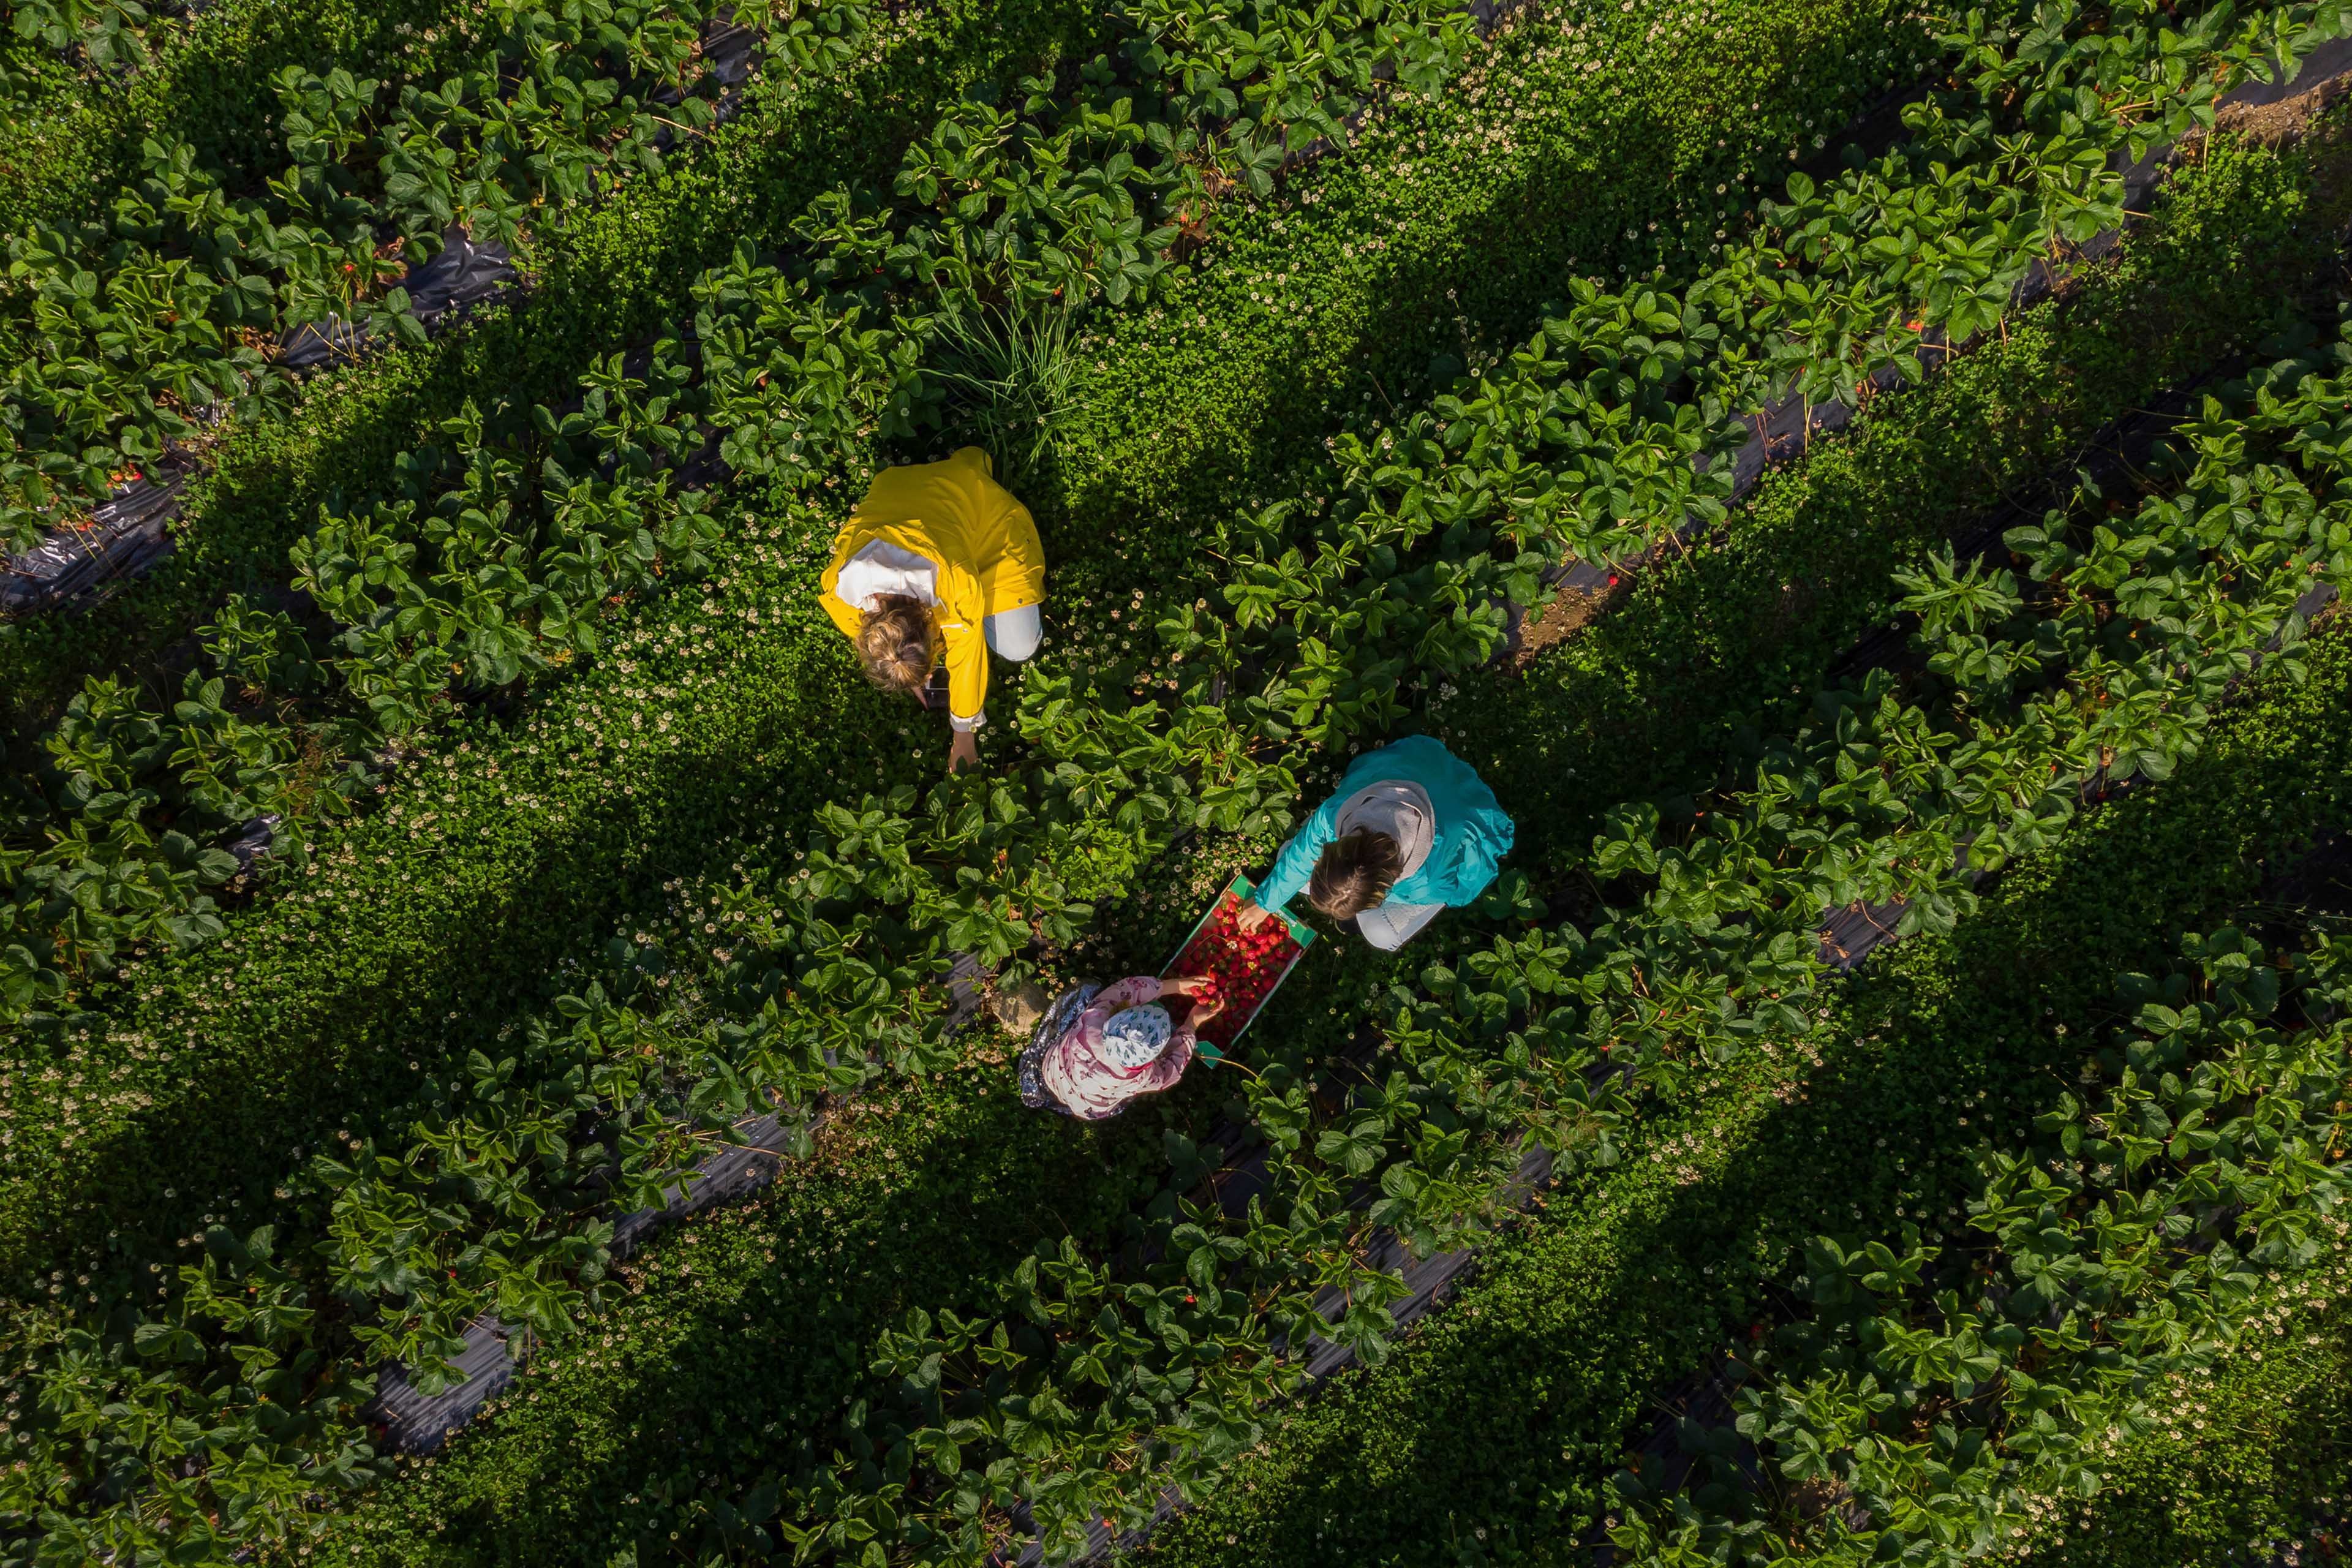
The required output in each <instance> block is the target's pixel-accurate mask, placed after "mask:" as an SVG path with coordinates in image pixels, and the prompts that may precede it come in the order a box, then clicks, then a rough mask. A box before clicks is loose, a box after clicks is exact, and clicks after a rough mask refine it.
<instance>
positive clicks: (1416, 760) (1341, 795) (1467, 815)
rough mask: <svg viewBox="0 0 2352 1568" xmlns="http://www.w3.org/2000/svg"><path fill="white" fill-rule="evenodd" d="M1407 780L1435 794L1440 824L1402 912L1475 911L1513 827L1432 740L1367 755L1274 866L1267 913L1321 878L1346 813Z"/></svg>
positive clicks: (1396, 890)
mask: <svg viewBox="0 0 2352 1568" xmlns="http://www.w3.org/2000/svg"><path fill="white" fill-rule="evenodd" d="M1390 779H1402V780H1404V781H1406V782H1407V783H1411V784H1419V785H1420V786H1421V787H1422V788H1423V790H1424V791H1426V792H1427V793H1428V795H1429V804H1430V805H1431V807H1432V808H1433V812H1434V815H1435V816H1436V819H1437V820H1436V821H1435V822H1434V823H1433V825H1432V831H1431V836H1430V845H1429V858H1428V859H1426V860H1423V862H1422V863H1421V868H1420V869H1418V870H1416V871H1415V872H1413V874H1412V876H1410V877H1406V878H1403V879H1401V880H1400V881H1399V882H1398V883H1397V885H1396V886H1395V887H1393V888H1391V889H1389V897H1390V898H1391V899H1392V900H1396V901H1397V902H1398V903H1402V904H1453V905H1457V906H1458V905H1462V904H1466V903H1469V902H1470V901H1471V900H1474V899H1475V898H1476V897H1477V896H1478V895H1479V894H1481V893H1483V892H1485V891H1486V884H1487V883H1489V882H1491V881H1493V880H1494V879H1495V868H1496V863H1497V862H1499V861H1500V860H1501V859H1502V858H1503V857H1504V856H1505V855H1507V854H1509V853H1510V849H1511V837H1512V828H1511V819H1510V818H1509V817H1507V816H1504V815H1503V808H1502V807H1501V806H1500V805H1496V802H1495V792H1494V791H1493V790H1490V789H1488V788H1487V787H1486V781H1485V780H1484V779H1481V778H1480V777H1479V776H1478V775H1477V773H1475V771H1473V770H1472V768H1471V766H1470V764H1469V763H1465V762H1464V761H1463V760H1462V759H1461V758H1459V757H1457V756H1455V755H1454V753H1453V752H1449V751H1447V750H1446V749H1445V747H1444V744H1443V743H1441V742H1437V741H1433V740H1432V739H1431V738H1430V737H1428V736H1427V735H1408V736H1406V737H1405V738H1404V739H1403V740H1402V741H1399V742H1396V744H1394V745H1392V746H1383V747H1381V749H1380V750H1379V751H1377V752H1365V753H1364V754H1363V755H1362V756H1360V757H1358V758H1357V759H1356V760H1355V761H1354V762H1353V763H1350V764H1349V767H1348V773H1347V776H1346V777H1344V778H1342V779H1341V780H1340V781H1339V789H1338V790H1337V791H1335V792H1334V793H1333V794H1332V796H1331V798H1330V799H1328V800H1327V801H1325V802H1324V803H1323V804H1322V805H1319V806H1318V807H1316V809H1315V815H1314V816H1310V817H1308V818H1307V821H1306V823H1305V825H1304V826H1301V827H1300V828H1299V829H1298V831H1297V833H1294V834H1292V835H1291V837H1290V842H1289V843H1287V844H1286V845H1284V846H1283V847H1282V852H1281V853H1280V854H1278V855H1276V857H1275V858H1274V868H1273V869H1272V870H1269V871H1268V872H1266V874H1265V882H1263V883H1262V884H1260V885H1259V887H1258V889H1257V893H1256V895H1255V897H1256V901H1257V904H1258V906H1259V907H1260V908H1261V909H1268V910H1278V909H1280V908H1282V906H1283V905H1285V904H1286V903H1288V902H1289V901H1290V900H1292V899H1294V898H1296V897H1297V896H1298V893H1299V891H1300V889H1304V888H1305V887H1306V886H1307V879H1308V878H1310V877H1312V876H1313V875H1314V874H1315V862H1316V861H1317V860H1318V859H1320V858H1322V855H1323V847H1324V846H1325V845H1327V844H1328V843H1330V842H1331V840H1332V839H1333V838H1334V837H1337V832H1338V826H1339V808H1340V807H1341V806H1342V805H1346V804H1347V801H1348V797H1349V795H1353V794H1355V793H1356V792H1357V791H1358V790H1360V789H1362V788H1363V787H1364V786H1365V785H1366V784H1381V783H1383V782H1385V781H1387V780H1390Z"/></svg>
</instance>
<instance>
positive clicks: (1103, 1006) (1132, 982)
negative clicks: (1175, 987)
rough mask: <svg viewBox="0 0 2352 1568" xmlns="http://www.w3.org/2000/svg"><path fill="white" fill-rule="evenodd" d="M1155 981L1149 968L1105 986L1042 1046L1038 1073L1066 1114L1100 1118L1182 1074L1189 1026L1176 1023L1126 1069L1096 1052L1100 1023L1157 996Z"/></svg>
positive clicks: (1189, 1051)
mask: <svg viewBox="0 0 2352 1568" xmlns="http://www.w3.org/2000/svg"><path fill="white" fill-rule="evenodd" d="M1159 996H1160V982H1159V981H1157V980H1155V979H1153V978H1152V977H1151V976H1150V975H1149V974H1137V975H1131V976H1129V978H1127V979H1125V980H1121V981H1118V982H1117V983H1115V984H1109V985H1106V986H1104V987H1103V988H1102V989H1101V990H1100V991H1098V992H1097V993H1096V994H1095V999H1094V1002H1093V1005H1090V1006H1088V1007H1087V1010H1086V1011H1085V1012H1083V1013H1081V1014H1079V1015H1078V1016H1077V1018H1076V1020H1075V1021H1074V1022H1073V1023H1072V1024H1071V1025H1070V1026H1069V1028H1068V1029H1066V1030H1065V1031H1064V1032H1063V1035H1062V1037H1061V1038H1060V1039H1058V1040H1056V1041H1055V1042H1054V1044H1053V1045H1052V1046H1050V1047H1047V1048H1046V1051H1045V1056H1044V1057H1043V1058H1041V1059H1040V1060H1039V1061H1038V1064H1037V1076H1038V1078H1039V1079H1041V1080H1043V1082H1044V1083H1045V1087H1046V1088H1047V1089H1051V1090H1052V1091H1053V1094H1054V1098H1055V1099H1056V1100H1060V1101H1061V1102H1062V1103H1063V1104H1064V1105H1065V1106H1066V1107H1068V1108H1069V1111H1070V1114H1071V1115H1073V1116H1076V1117H1078V1118H1080V1119H1082V1120H1084V1121H1101V1120H1102V1119H1103V1118H1104V1117H1106V1116H1111V1115H1115V1114H1117V1113H1118V1110H1119V1108H1120V1107H1122V1106H1124V1105H1125V1104H1126V1103H1127V1102H1128V1101H1129V1100H1133V1099H1134V1098H1135V1097H1136V1096H1137V1095H1139V1094H1156V1093H1158V1092H1159V1091H1160V1090H1161V1089H1166V1088H1168V1087H1170V1086H1171V1085H1172V1084H1173V1083H1175V1081H1176V1080H1177V1079H1181V1078H1182V1077H1183V1076H1184V1069H1185V1068H1187V1067H1189V1066H1191V1065H1192V1041H1193V1036H1192V1026H1191V1025H1190V1024H1179V1025H1177V1026H1176V1029H1175V1032H1174V1033H1173V1034H1171V1036H1169V1037H1168V1048H1167V1049H1166V1050H1164V1051H1162V1052H1160V1055H1159V1056H1158V1057H1157V1058H1154V1059H1153V1060H1151V1061H1150V1062H1147V1063H1145V1064H1144V1065H1143V1066H1142V1067H1139V1068H1135V1069H1134V1070H1133V1071H1131V1072H1130V1071H1129V1070H1127V1069H1126V1068H1118V1067H1114V1066H1113V1065H1111V1063H1110V1062H1109V1061H1108V1060H1107V1059H1106V1058H1104V1057H1102V1056H1101V1055H1100V1054H1099V1053H1098V1049H1097V1047H1100V1046H1101V1044H1102V1034H1103V1026H1104V1025H1105V1024H1108V1023H1109V1022H1110V1020H1111V1018H1112V1016H1114V1015H1115V1014H1118V1013H1120V1012H1123V1011H1125V1010H1126V1009H1127V1008H1129V1007H1133V1006H1136V1005H1139V1004H1140V1003H1144V1002H1151V1001H1156V1000H1158V999H1159Z"/></svg>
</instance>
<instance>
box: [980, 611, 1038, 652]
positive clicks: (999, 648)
mask: <svg viewBox="0 0 2352 1568" xmlns="http://www.w3.org/2000/svg"><path fill="white" fill-rule="evenodd" d="M980 635H981V636H982V637H986V638H987V639H988V651H989V652H991V653H992V654H994V655H995V656H996V657H997V658H1009V659H1011V660H1012V661H1013V663H1015V664H1019V663H1020V662H1021V661H1022V660H1023V659H1025V658H1028V657H1029V656H1030V655H1031V654H1033V653H1035V652H1036V651H1037V645H1038V644H1039V643H1041V642H1043V641H1045V621H1044V620H1043V619H1042V618H1040V617H1039V616H1038V614H1037V606H1036V605H1022V606H1021V607H1020V608H1019V609H1017V610H1006V611H1004V612H1003V614H1002V615H994V616H989V617H988V618H987V619H986V620H984V621H982V622H981V623H980Z"/></svg>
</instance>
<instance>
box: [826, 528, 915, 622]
mask: <svg viewBox="0 0 2352 1568" xmlns="http://www.w3.org/2000/svg"><path fill="white" fill-rule="evenodd" d="M886 594H898V595H904V596H905V597H907V598H909V599H912V600H914V601H915V602H916V603H917V604H919V605H936V604H938V603H939V602H940V563H938V562H936V561H932V560H929V559H928V558H926V557H924V556H920V555H918V554H916V553H915V552H913V551H911V550H901V549H899V548H898V546H897V545H895V544H893V543H891V542H889V541H887V540H884V539H877V540H872V541H869V542H867V544H866V548H865V549H863V550H861V551H859V552H857V553H856V554H855V555H853V556H851V557H850V558H849V559H848V560H846V561H845V562H843V563H841V575H840V576H838V577H836V578H835V579H834V583H833V596H834V597H835V598H836V599H839V600H840V601H841V602H842V603H843V604H845V605H848V606H849V607H850V608H851V609H853V610H871V609H874V608H876V607H877V606H876V605H875V601H876V600H877V599H879V598H881V597H882V596H883V595H886Z"/></svg>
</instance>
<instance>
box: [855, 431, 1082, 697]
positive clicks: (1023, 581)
mask: <svg viewBox="0 0 2352 1568" xmlns="http://www.w3.org/2000/svg"><path fill="white" fill-rule="evenodd" d="M877 539H879V540H883V541H886V542H888V543H891V544H895V545H897V546H898V548H899V549H901V550H907V551H911V552H914V553H915V554H917V555H919V556H921V557H923V558H924V559H925V560H927V561H930V562H933V563H937V565H938V566H939V569H940V575H939V584H938V586H937V588H936V590H935V594H936V596H937V599H938V603H937V604H936V605H933V606H932V609H931V620H932V624H933V625H935V626H938V627H939V629H940V642H941V643H942V644H944V645H945V647H946V650H947V666H948V711H949V712H950V714H952V715H953V716H954V717H955V718H957V719H960V720H963V721H966V722H967V723H969V722H970V721H971V720H974V719H977V718H978V717H979V716H980V710H981V708H982V704H984V703H985V702H986V701H987V699H988V644H987V642H986V640H985V639H984V637H982V633H981V629H980V623H981V622H982V620H984V619H986V618H987V617H988V616H995V615H1002V614H1003V613H1004V612H1005V611H1007V610H1017V609H1020V608H1022V607H1023V606H1024V605H1037V604H1043V603H1044V602H1045V545H1044V544H1042V543H1040V542H1039V541H1038V538H1037V524H1036V521H1035V520H1034V519H1033V518H1031V517H1030V515H1029V509H1028V508H1027V507H1024V506H1023V505H1022V504H1021V503H1020V502H1019V501H1017V500H1013V494H1012V492H1011V491H1010V490H1007V489H1005V488H1004V487H1003V485H1000V484H998V483H997V482H996V480H995V479H993V478H992V477H991V468H990V465H989V461H988V454H987V453H985V452H983V451H982V450H981V449H980V448H979V447H964V448H962V449H961V451H958V452H957V453H955V454H954V455H953V456H951V457H950V458H948V459H947V460H946V461H944V462H939V463H910V464H907V465H905V466H903V467H900V468H885V469H883V470H882V471H881V472H880V473H878V474H877V475H875V476H874V486H873V488H872V489H869V490H867V491H866V499H865V500H861V501H859V502H858V503H857V508H856V510H855V511H853V512H851V513H850V515H849V521H848V522H847V523H846V524H845V525H844V526H843V528H842V531H841V535H840V537H839V538H837V539H835V541H834V542H833V560H832V562H831V563H829V564H827V565H826V567H825V569H824V608H825V613H826V614H827V615H829V616H832V617H833V624H834V625H835V626H839V627H840V628H841V629H842V632H843V634H844V635H845V636H847V637H856V635H857V628H858V626H859V623H860V622H861V621H862V619H863V618H864V617H863V615H862V612H861V611H860V610H859V608H858V606H857V605H848V604H844V603H843V602H842V601H841V598H840V596H839V595H836V594H835V592H834V585H835V584H836V583H838V582H839V581H840V580H841V569H842V568H843V567H844V566H845V565H847V564H848V563H849V561H850V558H851V557H853V556H855V555H856V553H857V552H859V551H861V550H863V549H865V548H866V545H868V544H869V543H871V542H874V541H875V540H877Z"/></svg>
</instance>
